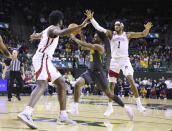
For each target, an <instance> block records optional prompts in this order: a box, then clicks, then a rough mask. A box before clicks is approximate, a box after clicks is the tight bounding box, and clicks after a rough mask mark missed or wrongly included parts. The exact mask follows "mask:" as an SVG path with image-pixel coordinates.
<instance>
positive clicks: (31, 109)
mask: <svg viewBox="0 0 172 131" xmlns="http://www.w3.org/2000/svg"><path fill="white" fill-rule="evenodd" d="M24 112H26V113H28V114H30V115H31V114H32V112H33V108H32V107H31V106H26V108H25V109H24Z"/></svg>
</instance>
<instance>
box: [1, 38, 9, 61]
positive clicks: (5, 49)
mask: <svg viewBox="0 0 172 131" xmlns="http://www.w3.org/2000/svg"><path fill="white" fill-rule="evenodd" d="M0 51H1V52H2V54H3V55H4V56H5V57H7V58H11V53H10V52H9V51H8V49H7V47H6V46H5V44H4V42H3V40H2V37H1V35H0Z"/></svg>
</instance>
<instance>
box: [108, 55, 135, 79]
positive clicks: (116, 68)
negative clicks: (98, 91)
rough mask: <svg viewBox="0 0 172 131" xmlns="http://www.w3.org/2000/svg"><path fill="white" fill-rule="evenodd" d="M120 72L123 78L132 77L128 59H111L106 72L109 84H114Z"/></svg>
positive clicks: (131, 68) (132, 71)
mask: <svg viewBox="0 0 172 131" xmlns="http://www.w3.org/2000/svg"><path fill="white" fill-rule="evenodd" d="M120 70H122V72H123V74H124V76H128V75H132V76H133V73H134V70H133V67H132V65H131V62H130V59H129V57H126V58H112V59H111V62H110V67H109V71H108V79H109V82H116V79H117V78H118V77H119V72H120Z"/></svg>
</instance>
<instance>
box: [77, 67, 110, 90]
mask: <svg viewBox="0 0 172 131" xmlns="http://www.w3.org/2000/svg"><path fill="white" fill-rule="evenodd" d="M80 77H82V78H84V80H85V83H86V84H91V83H93V82H94V83H95V84H96V85H97V87H98V88H100V89H102V90H106V89H108V82H107V78H106V72H105V71H104V70H103V69H98V70H89V69H88V70H87V71H86V72H84V73H83V74H82V75H81V76H80Z"/></svg>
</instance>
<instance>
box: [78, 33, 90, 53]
mask: <svg viewBox="0 0 172 131" xmlns="http://www.w3.org/2000/svg"><path fill="white" fill-rule="evenodd" d="M79 35H80V38H81V41H83V42H86V40H85V38H84V34H83V33H82V31H80V32H79ZM82 47H83V48H82V49H83V50H90V48H87V47H85V46H82Z"/></svg>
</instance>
